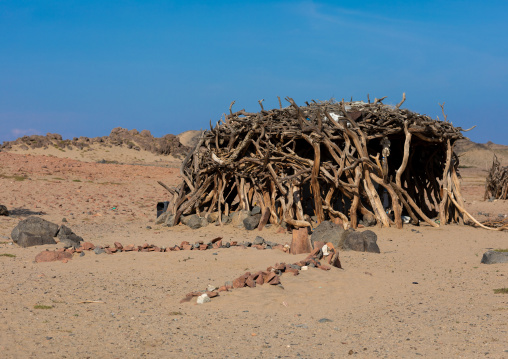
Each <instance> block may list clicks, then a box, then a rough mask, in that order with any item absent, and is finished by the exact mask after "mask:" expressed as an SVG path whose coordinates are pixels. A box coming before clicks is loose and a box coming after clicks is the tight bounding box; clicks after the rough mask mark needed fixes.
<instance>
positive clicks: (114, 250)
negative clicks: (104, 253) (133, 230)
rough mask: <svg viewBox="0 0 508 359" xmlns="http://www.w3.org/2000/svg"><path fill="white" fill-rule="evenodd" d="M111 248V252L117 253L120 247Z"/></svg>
mask: <svg viewBox="0 0 508 359" xmlns="http://www.w3.org/2000/svg"><path fill="white" fill-rule="evenodd" d="M109 250H110V251H111V253H116V252H118V249H116V248H110V249H109Z"/></svg>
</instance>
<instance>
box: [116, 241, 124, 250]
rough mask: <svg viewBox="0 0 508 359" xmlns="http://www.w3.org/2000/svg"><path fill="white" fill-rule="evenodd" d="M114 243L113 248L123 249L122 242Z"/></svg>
mask: <svg viewBox="0 0 508 359" xmlns="http://www.w3.org/2000/svg"><path fill="white" fill-rule="evenodd" d="M114 244H115V248H116V249H120V250H121V249H123V246H122V243H120V242H115V243H114Z"/></svg>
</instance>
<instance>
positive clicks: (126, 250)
mask: <svg viewBox="0 0 508 359" xmlns="http://www.w3.org/2000/svg"><path fill="white" fill-rule="evenodd" d="M123 250H124V251H125V252H130V251H133V250H134V244H129V245H127V246H125V247H124V248H123Z"/></svg>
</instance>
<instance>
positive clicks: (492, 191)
mask: <svg viewBox="0 0 508 359" xmlns="http://www.w3.org/2000/svg"><path fill="white" fill-rule="evenodd" d="M489 198H495V199H507V198H508V166H504V167H503V166H501V163H500V162H499V160H498V159H497V156H496V155H494V159H493V161H492V167H491V169H490V171H489V174H488V175H487V178H486V181H485V195H484V198H483V199H484V200H485V199H489Z"/></svg>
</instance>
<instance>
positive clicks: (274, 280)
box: [268, 275, 280, 285]
mask: <svg viewBox="0 0 508 359" xmlns="http://www.w3.org/2000/svg"><path fill="white" fill-rule="evenodd" d="M268 284H271V285H277V284H280V277H279V276H278V275H275V276H274V277H273V278H272V279H270V280H269V281H268Z"/></svg>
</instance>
